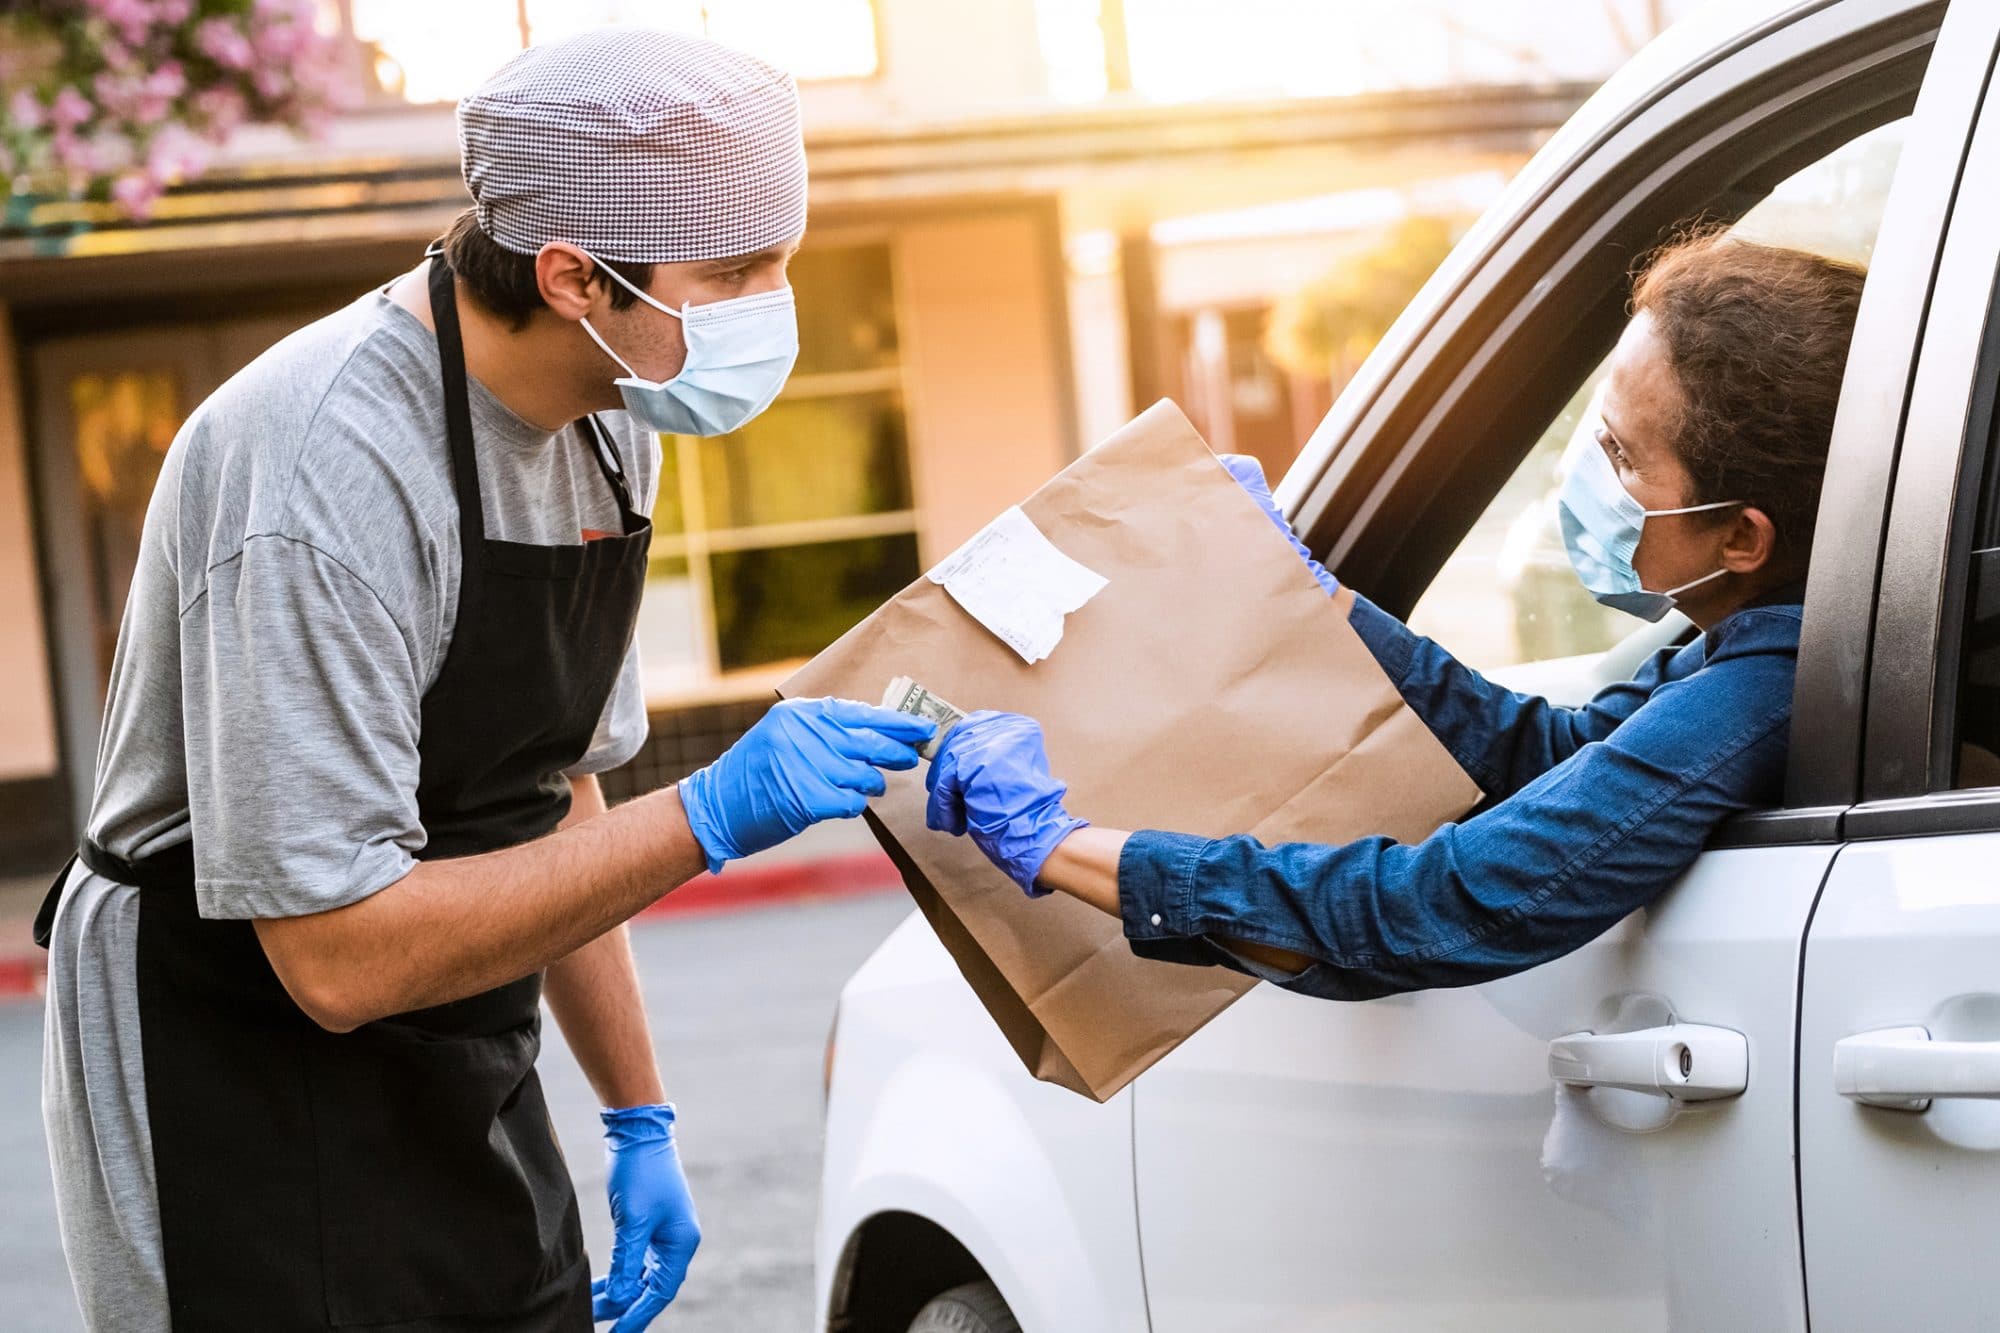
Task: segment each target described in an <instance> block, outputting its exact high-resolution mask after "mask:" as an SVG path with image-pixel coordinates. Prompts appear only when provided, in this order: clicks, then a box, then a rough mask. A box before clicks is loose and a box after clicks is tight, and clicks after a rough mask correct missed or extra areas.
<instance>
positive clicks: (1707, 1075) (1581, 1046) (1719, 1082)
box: [1549, 1023, 1750, 1102]
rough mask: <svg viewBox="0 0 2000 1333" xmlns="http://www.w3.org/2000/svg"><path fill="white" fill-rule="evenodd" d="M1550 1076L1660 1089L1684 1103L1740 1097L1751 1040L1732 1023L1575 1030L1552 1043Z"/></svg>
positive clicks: (1576, 1082)
mask: <svg viewBox="0 0 2000 1333" xmlns="http://www.w3.org/2000/svg"><path fill="white" fill-rule="evenodd" d="M1549 1075H1550V1077H1552V1078H1554V1079H1555V1081H1556V1082H1558V1083H1566V1084H1568V1085H1570V1086H1571V1087H1577V1088H1627V1089H1630V1090H1631V1091H1633V1092H1657V1093H1660V1094H1662V1095H1663V1096H1667V1097H1671V1098H1673V1099H1674V1100H1675V1101H1681V1102H1706V1101H1714V1100H1716V1099H1717V1098H1720V1097H1736V1096H1740V1095H1741V1094H1742V1092H1743V1090H1744V1089H1745V1088H1747V1087H1749V1086H1750V1042H1749V1040H1748V1039H1747V1038H1746V1037H1744V1035H1743V1034H1742V1033H1740V1032H1737V1031H1734V1030H1733V1029H1730V1028H1712V1027H1704V1026H1702V1025H1701V1024H1699V1023H1670V1024H1668V1025H1667V1026H1666V1027H1658V1028H1645V1029H1643V1030H1641V1031H1638V1032H1573V1033H1571V1034H1570V1035H1569V1036H1567V1037H1557V1038H1556V1039H1555V1040H1554V1041H1552V1042H1550V1043H1549Z"/></svg>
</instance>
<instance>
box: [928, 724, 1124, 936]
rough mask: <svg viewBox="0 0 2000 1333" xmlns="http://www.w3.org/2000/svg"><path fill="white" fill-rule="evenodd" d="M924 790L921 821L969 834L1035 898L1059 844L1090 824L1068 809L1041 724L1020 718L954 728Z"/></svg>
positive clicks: (942, 829) (945, 830)
mask: <svg viewBox="0 0 2000 1333" xmlns="http://www.w3.org/2000/svg"><path fill="white" fill-rule="evenodd" d="M924 785H925V786H926V787H927V788H929V789H930V793H931V799H930V804H929V806H928V807H927V808H926V809H925V811H924V822H925V823H926V824H928V825H929V826H930V827H932V828H934V829H937V830H939V831H940V832H943V833H950V834H954V835H958V834H965V833H970V834H971V835H972V841H973V842H974V844H976V845H977V846H978V848H979V850H980V851H982V852H984V853H986V859H987V860H989V861H991V862H992V863H993V864H994V865H996V866H998V867H1000V869H1002V870H1003V871H1005V872H1006V873H1007V877H1008V878H1009V879H1011V880H1013V881H1014V882H1015V883H1016V884H1019V885H1020V886H1021V888H1022V889H1024V890H1025V891H1026V892H1027V895H1028V896H1029V897H1030V898H1040V897H1042V896H1043V895H1044V894H1045V893H1046V892H1047V890H1045V889H1037V888H1036V887H1035V876H1036V875H1038V874H1040V873H1041V870H1042V863H1043V862H1044V861H1046V860H1048V859H1049V853H1050V852H1052V851H1054V850H1055V849H1056V844H1057V843H1059V842H1061V841H1062V840H1063V839H1064V838H1067V837H1068V836H1069V835H1070V834H1071V833H1074V832H1075V831H1076V830H1077V829H1080V828H1082V827H1084V826H1085V825H1086V824H1088V823H1089V822H1090V821H1089V820H1085V819H1077V818H1076V817H1074V816H1073V815H1071V814H1070V813H1069V812H1068V811H1067V810H1065V809H1063V803H1062V799H1063V795H1064V793H1066V792H1067V791H1068V790H1069V787H1068V785H1067V784H1065V783H1061V782H1058V781H1056V780H1055V778H1053V777H1051V776H1050V775H1049V760H1048V755H1047V754H1046V753H1045V752H1044V751H1043V748H1042V729H1041V726H1040V725H1039V724H1038V723H1036V722H1035V720H1034V719H1033V718H1026V717H1022V716H1021V715H1020V714H1019V713H995V712H989V711H982V712H978V713H973V714H971V715H970V716H968V717H967V718H966V719H965V720H964V721H963V722H960V723H959V724H958V725H957V726H955V727H953V728H952V729H951V731H950V733H949V734H947V735H946V736H945V738H944V744H943V745H941V746H939V747H938V753H937V758H935V759H934V760H932V761H931V771H930V773H929V774H928V775H926V777H925V778H924Z"/></svg>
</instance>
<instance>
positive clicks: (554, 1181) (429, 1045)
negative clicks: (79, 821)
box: [44, 253, 651, 1333]
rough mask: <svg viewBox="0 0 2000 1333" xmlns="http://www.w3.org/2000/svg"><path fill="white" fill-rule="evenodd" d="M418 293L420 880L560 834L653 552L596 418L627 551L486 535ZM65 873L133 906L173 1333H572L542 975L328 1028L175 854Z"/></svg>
mask: <svg viewBox="0 0 2000 1333" xmlns="http://www.w3.org/2000/svg"><path fill="white" fill-rule="evenodd" d="M430 298H431V313H432V315H433V317H434V318H435V320H436V323H437V333H438V353H439V360H440V361H441V362H442V363H443V372H444V373H443V378H444V403H445V415H446V421H447V423H448V437H449V442H450V447H451V465H452V482H453V486H454V488H455V490H456V491H457V494H458V508H459V545H460V551H461V556H462V562H463V563H462V566H461V572H460V576H459V593H458V612H457V618H456V621H455V625H454V628H453V631H452V635H451V644H450V648H449V650H448V651H447V653H446V656H445V660H444V665H443V666H442V668H441V669H440V670H439V672H438V676H437V680H436V682H435V683H434V684H433V685H432V686H431V688H430V689H429V691H427V692H426V693H425V695H424V698H423V708H422V728H423V729H422V734H421V738H420V740H419V743H418V751H419V755H420V760H421V772H420V779H419V782H418V787H417V804H418V809H419V813H420V815H421V817H422V820H423V826H424V831H425V834H426V835H427V838H428V842H427V844H426V846H425V848H424V850H423V852H422V853H421V854H420V855H421V856H422V857H423V858H425V859H428V858H432V857H454V856H472V855H477V854H479V853H481V852H490V851H495V850H498V849H500V848H503V847H512V846H515V845H517V844H519V843H523V842H526V841H528V840H530V839H532V838H537V837H540V836H542V835H543V834H545V833H548V832H550V831H551V830H552V829H554V828H555V826H556V825H557V823H559V822H560V821H561V820H562V818H563V816H564V815H565V814H566V813H568V810H569V786H568V783H567V781H566V780H565V779H564V778H563V777H562V773H563V770H564V769H566V768H568V767H570V766H571V765H573V764H575V763H576V762H577V761H578V760H579V759H581V758H582V757H583V755H584V753H585V752H586V751H587V750H588V749H589V746H590V742H591V739H592V737H593V735H594V734H595V732H596V729H597V723H598V719H599V717H600V715H601V714H602V712H603V710H604V707H605V704H606V702H607V700H608V699H609V698H610V695H611V690H612V687H613V685H614V684H615V683H616V681H617V678H618V673H619V670H620V668H621V666H622V664H623V662H624V660H625V654H626V650H627V648H628V647H629V646H630V643H631V640H632V633H633V628H634V625H635V623H636V620H637V616H638V610H639V596H640V593H641V591H642V590H643V588H644V584H645V577H646V547H647V543H648V541H649V540H650V538H651V525H650V524H649V522H648V521H647V519H646V518H645V516H643V515H641V514H638V513H635V512H634V511H633V508H632V501H631V496H630V494H629V493H628V491H627V488H626V485H625V479H624V476H623V474H622V470H621V469H620V468H619V466H618V463H617V461H616V455H615V453H614V452H613V451H612V449H611V446H610V441H609V439H608V437H607V436H606V435H605V433H604V431H603V428H602V427H601V426H599V425H598V423H597V421H596V419H595V418H592V419H591V420H590V423H589V424H590V431H589V434H590V437H591V439H592V442H593V444H594V446H595V452H596V454H597V461H598V466H599V468H600V469H601V470H602V472H603V474H604V477H605V480H606V482H607V483H609V485H610V487H611V489H612V491H613V492H614V493H615V494H616V496H617V499H618V506H619V512H620V514H621V516H622V519H623V533H622V535H619V536H605V537H599V538H597V539H596V540H593V541H588V542H585V543H583V544H582V545H578V546H529V545H524V544H522V543H518V542H504V541H491V540H488V539H487V537H486V526H485V519H484V515H483V513H482V509H481V503H480V495H479V468H478V462H477V459H476V458H475V455H474V450H473V441H472V418H471V410H470V405H469V403H468V400H467V397H466V378H465V354H464V347H463V343H462V342H461V339H460V336H459V326H458V309H457V305H456V301H455V299H454V294H453V286H452V278H451V271H450V269H448V268H447V267H446V266H445V263H444V259H443V257H442V256H441V255H437V254H435V253H434V254H433V257H432V260H431V272H430ZM295 817H296V818H300V819H312V818H315V817H318V813H317V812H315V811H311V810H300V811H298V812H297V813H296V815H295ZM78 855H79V856H80V857H81V858H82V859H83V861H84V862H85V863H86V864H88V865H89V866H90V868H91V869H92V870H94V871H96V872H97V873H98V874H100V875H104V876H106V877H108V878H110V879H113V880H116V881H118V882H120V883H124V884H131V885H135V886H137V887H138V888H139V889H140V891H141V892H140V898H139V903H140V913H139V944H138V955H139V962H138V967H139V978H138V981H139V1009H140V1024H141V1032H140V1038H141V1047H142V1050H143V1053H144V1057H145V1071H146V1109H147V1114H148V1118H149V1121H150V1131H151V1135H152V1142H153V1163H154V1168H155V1170H156V1172H157V1175H158V1187H159V1201H160V1225H161V1230H162V1233H163V1244H164V1249H165V1262H166V1279H167V1298H168V1303H169V1305H170V1307H171V1309H172V1312H173V1327H174V1329H175V1333H196V1331H198V1330H257V1331H258V1333H266V1331H267V1330H278V1329H282V1330H293V1329H330V1328H344V1327H352V1326H357V1325H369V1326H377V1325H379V1326H382V1327H383V1329H384V1330H385V1331H386V1330H393V1333H473V1330H477V1331H478V1333H497V1331H499V1330H521V1331H523V1333H526V1331H527V1330H576V1331H577V1333H587V1331H588V1330H589V1329H590V1327H591V1318H590V1276H589V1271H588V1266H587V1262H586V1259H585V1256H584V1252H583V1233H582V1230H581V1227H580V1225H579V1222H578V1217H577V1207H576V1196H575V1193H574V1191H573V1190H572V1188H571V1185H570V1179H569V1172H568V1169H567V1167H566V1166H565V1164H564V1162H563V1158H562V1153H561V1150H560V1149H559V1148H558V1146H557V1144H556V1138H555V1133H554V1130H553V1127H552V1126H551V1124H550V1121H549V1113H548V1107H547V1105H546V1103H545V1102H544V1101H543V1097H542V1089H541V1083H540V1080H539V1079H538V1078H537V1077H536V1075H535V1067H534V1066H535V1056H536V1054H537V1053H538V1051H539V1050H540V1047H541V1010H540V1001H541V991H542V978H541V975H540V974H539V973H536V974H533V975H530V976H526V977H523V978H521V979H520V980H519V981H515V982H512V983H511V984H509V985H505V986H502V987H500V988H498V989H497V990H492V991H488V992H486V993H485V994H483V995H475V996H472V997H470V998H468V999H463V1000H457V1001H454V1002H452V1003H450V1004H444V1005H439V1006H437V1007H435V1008H431V1009H425V1010H420V1011H417V1012H413V1013H407V1014H401V1015H398V1016H396V1017H394V1018H387V1019H383V1020H381V1021H379V1022H375V1023H370V1024H368V1025H366V1026H365V1027H362V1028H359V1029H356V1030H355V1031H353V1032H351V1033H346V1034H334V1033H330V1032H327V1031H325V1030H324V1029H322V1028H320V1027H318V1026H317V1025H316V1024H314V1023H313V1022H312V1021H311V1020H310V1019H308V1018H307V1017H306V1016H305V1014H304V1013H303V1012H302V1011H300V1009H299V1008H298V1006H297V1005H295V1004H294V1003H293V1002H292V1000H291V998H290V997H289V996H288V995H287V994H286V993H285V989H284V987H283V985H282V984H280V982H279V981H278V978H277V976H276V974H275V973H274V972H273V971H272V970H271V966H270V963H269V962H268V960H267V959H266V958H265V956H264V952H263V949H262V948H261V947H260V946H259V944H258V942H257V936H256V932H255V929H254V927H253V926H252V925H251V923H250V922H248V921H219V920H218V921H211V920H206V919H204V918H202V917H201V916H200V915H199V914H198V913H197V912H196V910H195V893H194V855H193V848H192V844H191V843H181V844H179V845H178V846H176V847H174V848H172V849H170V850H168V851H165V852H162V853H160V854H158V855H155V856H151V857H148V858H146V859H145V860H144V861H141V862H138V863H131V862H125V861H122V860H120V859H118V858H116V857H113V856H111V855H109V854H108V853H106V852H105V851H104V849H103V848H101V847H98V846H96V845H94V844H91V843H88V842H87V843H86V844H85V845H84V846H83V848H82V849H80V851H79V852H78ZM57 883H58V886H60V884H61V883H62V881H61V880H60V879H59V880H58V881H57ZM53 898H54V895H53V894H52V897H51V901H50V903H49V904H47V905H46V906H45V909H44V912H45V915H46V916H48V917H50V918H52V917H53V912H54V905H55V904H54V901H53Z"/></svg>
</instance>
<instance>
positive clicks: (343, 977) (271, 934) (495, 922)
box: [256, 789, 706, 1031]
mask: <svg viewBox="0 0 2000 1333" xmlns="http://www.w3.org/2000/svg"><path fill="white" fill-rule="evenodd" d="M705 864H706V862H705V860H704V858H703V855H702V850H701V846H700V844H699V843H697V842H696V840H695V837H694V833H693V832H692V830H690V829H689V827H688V822H687V816H686V815H685V814H684V813H683V812H682V810H681V804H680V796H679V793H678V792H677V791H675V790H673V789H668V790H666V791H660V792H654V793H652V794H651V795H648V796H643V797H640V798H639V799H638V800H635V801H630V802H628V803H626V804H625V805H622V806H620V807H619V808H618V809H616V810H614V811H612V812H611V813H609V814H605V815H601V816H599V817H597V818H595V819H590V820H587V821H585V822H583V823H580V824H577V825H575V826H574V827H570V828H565V829H562V830H560V831H559V832H556V833H553V834H551V835H549V836H548V837H546V838H540V839H537V840H536V841H534V842H530V843H524V844H523V845H521V846H519V847H509V848H506V849H505V850H502V851H497V852H488V853H486V854H484V855H481V856H467V857H458V858H453V859H450V860H437V861H422V862H419V863H418V864H417V866H416V867H415V868H414V869H413V870H411V872H410V873H409V874H408V875H406V876H404V877H403V878H402V879H401V880H399V881H397V882H396V883H395V884H392V885H390V886H389V887H388V888H386V889H383V890H382V891H381V892H379V893H376V894H374V895H372V896H370V897H368V898H365V899H363V900H362V901H360V902H358V903H354V904H352V905H350V906H347V907H342V908H338V909H336V910H334V911H331V912H321V913H317V914H315V915H312V916H302V917H285V918H276V919H270V920H261V921H258V922H257V923H256V926H257V935H258V938H259V940H261V941H262V943H263V945H264V951H265V953H266V954H267V955H269V957H270V959H271V964H272V966H273V968H274V969H275V970H276V971H277V973H278V977H279V979H280V980H282V981H283V982H284V984H285V988H286V989H287V990H288V991H290V992H291V995H292V998H293V999H294V1000H295V1001H296V1002H297V1003H298V1004H299V1006H300V1007H301V1008H302V1009H304V1010H305V1011H306V1013H307V1014H308V1015H310V1016H311V1017H312V1018H313V1020H314V1021H315V1022H317V1023H319V1024H320V1025H321V1026H323V1027H327V1028H331V1029H333V1030H335V1031H347V1030H350V1029H352V1028H356V1027H359V1026H360V1025H361V1024H363V1023H366V1022H370V1021H372V1020H374V1019H377V1018H385V1017H387V1016H389V1015H391V1014H398V1013H403V1012H406V1011H408V1010H411V1009H421V1008H426V1007H429V1006H431V1005H435V1004H443V1003H445V1002H447V1001H450V1000H457V999H463V998H465V997H466V996H469V995H477V994H479V993H480V992H482V991H487V990H491V989H493V988H494V987H495V986H501V985H505V984H506V983H507V982H510V981H514V980H517V979H519V978H521V977H524V976H526V975H528V974H529V973H530V972H534V971H536V970H538V969H540V968H544V967H547V966H549V965H550V964H551V963H554V962H556V961H557V960H558V959H561V958H564V957H567V956H568V955H569V954H571V953H574V952H575V951H576V950H578V949H580V948H582V947H583V946H584V945H585V944H588V943H589V942H590V941H592V940H594V939H596V938H597V937H598V936H600V935H603V934H604V933H605V932H606V931H609V930H610V929H612V927H614V926H617V925H619V924H621V923H623V922H624V921H625V920H626V919H628V918H629V917H631V916H632V915H633V914H634V913H635V912H637V911H638V910H639V909H640V908H642V907H645V906H646V905H647V904H648V903H651V902H653V901H654V900H655V899H657V898H659V897H660V896H661V895H663V894H664V893H666V892H667V891H668V890H670V889H672V888H675V887H676V886H678V885H680V884H681V883H682V882H684V881H685V880H688V879H690V878H692V877H693V876H694V875H696V874H698V873H699V872H700V871H701V870H702V869H703V868H704V866H705Z"/></svg>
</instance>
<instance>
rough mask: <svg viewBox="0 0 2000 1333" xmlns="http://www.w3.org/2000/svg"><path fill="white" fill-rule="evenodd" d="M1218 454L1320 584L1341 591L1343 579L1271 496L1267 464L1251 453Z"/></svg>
mask: <svg viewBox="0 0 2000 1333" xmlns="http://www.w3.org/2000/svg"><path fill="white" fill-rule="evenodd" d="M1217 457H1218V459H1219V460H1220V462H1221V463H1222V467H1223V470H1224V471H1225V472H1227V473H1228V474H1229V475H1230V476H1231V477H1233V478H1235V480H1236V484H1237V485H1238V486H1241V487H1242V488H1243V489H1244V491H1245V492H1246V493H1248V495H1249V496H1250V498H1251V499H1253V500H1255V501H1256V502H1257V507H1258V508H1259V509H1261V510H1263V511H1264V515H1265V517H1267V518H1269V519H1270V520H1271V522H1273V523H1275V524H1277V525H1278V531H1280V532H1282V533H1284V534H1285V540H1286V541H1288V542H1290V543H1291V544H1292V549H1293V550H1294V551H1297V552H1298V553H1299V559H1301V560H1303V561H1305V563H1306V568H1307V569H1309V570H1311V571H1312V576H1313V578H1314V579H1315V580H1316V581H1317V582H1318V583H1319V586H1320V587H1322V588H1324V589H1326V595H1327V596H1328V597H1331V596H1333V595H1334V594H1335V593H1337V592H1339V591H1340V580H1339V579H1337V578H1335V577H1334V576H1333V575H1332V574H1331V573H1329V572H1328V571H1327V568H1326V566H1325V565H1322V564H1321V563H1320V562H1319V561H1317V560H1315V559H1313V553H1312V552H1311V551H1309V550H1307V549H1306V544H1305V543H1304V542H1302V541H1300V540H1299V538H1298V534H1297V533H1295V532H1293V531H1292V525H1291V524H1290V523H1287V522H1286V521H1285V511H1284V510H1282V509H1280V508H1278V502H1277V501H1276V500H1275V499H1273V498H1272V497H1271V483H1270V482H1268V481H1266V480H1264V465H1263V464H1262V463H1260V462H1258V461H1257V460H1256V459H1254V458H1252V457H1250V456H1249V455H1248V454H1220V455H1217Z"/></svg>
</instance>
